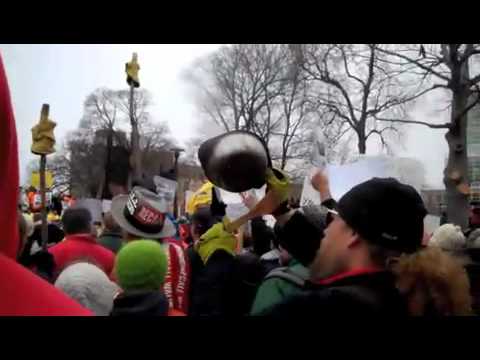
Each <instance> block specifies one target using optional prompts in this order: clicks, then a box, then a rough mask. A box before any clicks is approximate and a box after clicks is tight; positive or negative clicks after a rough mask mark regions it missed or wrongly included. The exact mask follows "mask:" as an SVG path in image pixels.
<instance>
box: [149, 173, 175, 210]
mask: <svg viewBox="0 0 480 360" xmlns="http://www.w3.org/2000/svg"><path fill="white" fill-rule="evenodd" d="M153 182H154V183H155V186H156V191H157V195H158V196H159V197H160V199H161V200H160V202H161V203H160V209H159V210H161V211H164V212H168V211H170V210H171V209H173V203H174V199H175V192H176V191H177V182H176V181H174V180H170V179H167V178H164V177H161V176H154V177H153Z"/></svg>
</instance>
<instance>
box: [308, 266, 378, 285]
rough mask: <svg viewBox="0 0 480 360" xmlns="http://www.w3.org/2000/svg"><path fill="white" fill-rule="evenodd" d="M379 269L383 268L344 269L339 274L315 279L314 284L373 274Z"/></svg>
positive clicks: (327, 283)
mask: <svg viewBox="0 0 480 360" xmlns="http://www.w3.org/2000/svg"><path fill="white" fill-rule="evenodd" d="M380 271H383V270H382V269H380V268H376V267H365V268H358V269H354V270H349V271H345V272H342V273H340V274H336V275H333V276H330V277H327V278H325V279H321V280H317V281H315V284H317V285H330V284H332V283H334V282H336V281H339V280H342V279H345V278H347V277H351V276H358V275H364V274H373V273H376V272H380Z"/></svg>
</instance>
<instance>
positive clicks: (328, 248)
mask: <svg viewBox="0 0 480 360" xmlns="http://www.w3.org/2000/svg"><path fill="white" fill-rule="evenodd" d="M312 185H313V186H314V188H316V190H317V191H319V193H320V197H321V199H322V205H324V206H326V207H327V208H329V210H328V212H329V215H328V218H327V221H326V222H327V224H328V226H327V228H326V230H325V235H324V237H323V238H322V239H321V241H320V246H319V248H318V250H317V252H316V255H315V256H314V260H313V262H312V264H311V265H310V281H309V282H307V284H306V287H307V288H308V291H306V292H305V293H303V294H302V295H298V296H295V297H291V298H289V299H286V300H285V301H284V302H283V303H281V304H279V305H277V306H276V307H274V308H273V309H272V310H270V311H269V312H268V313H265V314H264V315H271V316H275V317H294V316H310V317H311V316H338V315H364V314H365V315H371V314H376V315H394V316H402V315H403V316H405V315H407V314H408V312H407V305H406V301H405V299H404V298H403V297H402V295H401V294H400V293H399V291H398V290H397V288H396V286H395V277H394V275H393V273H392V272H391V271H390V269H389V264H391V261H392V260H393V259H395V258H396V257H398V256H400V255H401V254H402V253H407V254H408V253H413V252H415V251H416V250H417V249H419V248H420V247H421V242H422V237H423V219H424V217H425V215H426V213H427V212H426V210H425V206H424V204H423V201H422V199H421V197H420V195H419V194H418V192H417V191H416V190H415V189H414V188H413V187H411V186H408V185H405V184H401V183H400V182H398V181H397V180H395V179H392V178H387V179H380V178H373V179H371V180H368V181H366V182H364V183H361V184H359V185H357V186H355V187H353V188H352V189H351V190H350V191H349V192H347V193H346V194H345V195H344V196H343V197H342V198H341V199H340V200H339V201H338V203H336V202H335V201H334V200H333V199H332V198H331V195H330V191H329V187H328V179H327V178H326V176H325V175H323V174H322V173H317V174H316V175H315V176H314V177H313V178H312ZM284 216H287V217H288V214H285V215H284ZM281 220H282V219H281V216H280V217H279V221H281ZM295 241H296V242H297V243H298V244H299V246H300V244H301V242H302V239H300V238H297V239H295ZM291 242H292V243H293V242H294V241H293V240H292V241H291Z"/></svg>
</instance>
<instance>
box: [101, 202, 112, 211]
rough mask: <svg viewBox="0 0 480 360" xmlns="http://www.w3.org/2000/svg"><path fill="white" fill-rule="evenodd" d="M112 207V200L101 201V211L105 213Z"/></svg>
mask: <svg viewBox="0 0 480 360" xmlns="http://www.w3.org/2000/svg"><path fill="white" fill-rule="evenodd" d="M111 208H112V200H105V199H104V200H103V201H102V212H103V213H104V214H105V213H107V212H109V211H110V209H111Z"/></svg>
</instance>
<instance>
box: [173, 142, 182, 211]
mask: <svg viewBox="0 0 480 360" xmlns="http://www.w3.org/2000/svg"><path fill="white" fill-rule="evenodd" d="M170 150H171V151H173V154H174V156H175V163H174V171H175V180H176V181H177V189H176V190H175V197H174V199H173V215H174V216H175V219H176V218H177V217H178V190H179V187H180V182H179V181H178V158H179V157H180V154H181V153H182V152H184V151H185V150H184V149H182V148H179V147H176V148H172V149H170Z"/></svg>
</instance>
